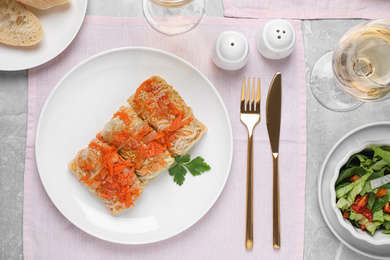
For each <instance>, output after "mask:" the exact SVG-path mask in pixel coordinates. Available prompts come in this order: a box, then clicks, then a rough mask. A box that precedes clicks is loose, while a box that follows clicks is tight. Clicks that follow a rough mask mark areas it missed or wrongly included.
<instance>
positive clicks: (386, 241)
mask: <svg viewBox="0 0 390 260" xmlns="http://www.w3.org/2000/svg"><path fill="white" fill-rule="evenodd" d="M369 145H377V146H383V145H390V139H383V140H376V141H365V142H363V143H360V144H359V143H356V146H355V147H354V148H353V149H351V150H349V152H348V153H346V154H345V156H344V158H343V159H342V160H341V161H339V162H338V164H337V166H336V167H335V171H334V175H333V177H332V179H331V181H330V186H329V189H330V200H331V204H332V208H333V210H334V212H335V214H336V216H337V220H338V222H339V223H340V225H341V226H342V227H343V228H344V229H345V230H347V231H348V232H349V233H350V234H351V235H352V236H353V237H355V238H357V239H360V240H364V241H366V242H368V243H369V244H372V245H374V246H379V245H389V246H390V235H385V234H382V231H383V230H381V229H378V230H376V231H375V233H374V235H373V236H371V235H370V234H369V233H367V232H366V231H363V230H361V229H360V228H358V227H355V226H353V225H352V224H351V222H350V221H349V220H348V219H345V218H343V216H342V212H341V210H340V209H339V208H337V207H336V191H335V184H336V181H337V178H338V176H339V174H340V169H341V167H343V165H345V164H346V163H347V161H348V159H349V158H350V157H351V156H352V155H354V154H356V153H359V152H361V151H363V150H364V149H366V148H367V147H368V146H369Z"/></svg>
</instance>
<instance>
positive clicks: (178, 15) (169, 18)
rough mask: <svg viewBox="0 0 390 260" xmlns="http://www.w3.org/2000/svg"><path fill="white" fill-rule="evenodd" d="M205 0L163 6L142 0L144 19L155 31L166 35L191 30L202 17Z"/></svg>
mask: <svg viewBox="0 0 390 260" xmlns="http://www.w3.org/2000/svg"><path fill="white" fill-rule="evenodd" d="M204 9H205V0H193V1H191V2H190V3H189V4H187V5H183V6H181V7H176V8H165V7H162V6H159V5H156V4H153V3H152V2H151V1H149V0H143V10H144V14H145V17H146V20H147V21H148V22H149V24H150V25H151V26H152V27H153V28H154V29H156V30H157V31H159V32H161V33H163V34H166V35H178V34H182V33H185V32H188V31H190V30H192V29H193V28H194V27H195V26H196V25H197V24H198V23H199V22H200V20H201V19H202V16H203V13H204Z"/></svg>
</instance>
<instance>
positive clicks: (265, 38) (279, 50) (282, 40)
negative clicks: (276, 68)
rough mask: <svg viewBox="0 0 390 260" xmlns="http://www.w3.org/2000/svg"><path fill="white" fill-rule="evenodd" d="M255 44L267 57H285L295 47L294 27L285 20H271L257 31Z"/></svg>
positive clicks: (274, 58)
mask: <svg viewBox="0 0 390 260" xmlns="http://www.w3.org/2000/svg"><path fill="white" fill-rule="evenodd" d="M256 44H257V49H258V50H259V52H260V53H261V54H262V55H263V56H264V57H266V58H268V59H272V60H278V59H283V58H286V57H287V56H289V55H290V54H291V53H292V51H293V50H294V47H295V30H294V27H293V26H292V25H291V23H289V22H288V21H286V20H282V19H275V20H271V21H269V22H267V23H265V24H264V25H263V26H262V27H261V28H260V29H259V30H258V31H257V35H256Z"/></svg>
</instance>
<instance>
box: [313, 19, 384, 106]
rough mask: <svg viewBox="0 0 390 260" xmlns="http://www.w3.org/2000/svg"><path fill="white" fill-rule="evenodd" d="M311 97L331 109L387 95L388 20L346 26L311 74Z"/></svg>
mask: <svg viewBox="0 0 390 260" xmlns="http://www.w3.org/2000/svg"><path fill="white" fill-rule="evenodd" d="M311 89H312V92H313V95H314V96H315V98H316V99H317V100H318V101H319V102H320V103H321V104H322V105H323V106H325V107H327V108H329V109H331V110H334V111H349V110H352V109H355V108H356V107H358V106H360V105H361V104H363V102H371V101H381V100H384V99H387V98H389V97H390V95H387V94H388V93H389V92H390V20H388V19H381V20H371V21H366V22H364V23H361V24H358V25H356V26H355V27H353V28H352V29H350V30H349V31H348V32H347V33H345V34H344V36H343V37H342V38H341V40H340V41H339V42H338V44H337V45H336V47H335V49H334V51H333V52H329V53H327V54H325V55H324V56H322V57H321V58H320V59H319V60H318V61H317V63H316V64H315V65H314V67H313V70H312V73H311Z"/></svg>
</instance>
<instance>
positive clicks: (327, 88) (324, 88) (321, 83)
mask: <svg viewBox="0 0 390 260" xmlns="http://www.w3.org/2000/svg"><path fill="white" fill-rule="evenodd" d="M332 55H333V52H328V53H327V54H325V55H324V56H322V57H321V58H320V59H319V60H318V61H317V62H316V64H315V65H314V67H313V70H312V71H311V79H310V87H311V90H312V92H313V95H314V97H315V98H316V99H317V100H318V102H319V103H320V104H321V105H323V106H324V107H326V108H328V109H331V110H333V111H350V110H353V109H355V108H357V107H359V106H360V105H362V104H363V103H364V102H363V101H360V100H358V99H355V98H353V97H351V96H349V95H348V94H347V93H345V92H344V91H343V90H342V89H341V88H340V87H339V86H338V85H337V83H336V81H335V80H334V78H333V72H332Z"/></svg>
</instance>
